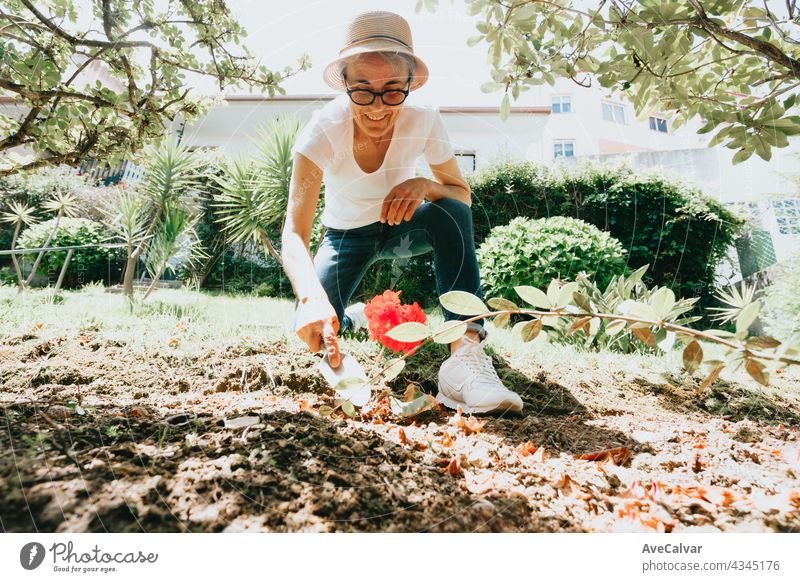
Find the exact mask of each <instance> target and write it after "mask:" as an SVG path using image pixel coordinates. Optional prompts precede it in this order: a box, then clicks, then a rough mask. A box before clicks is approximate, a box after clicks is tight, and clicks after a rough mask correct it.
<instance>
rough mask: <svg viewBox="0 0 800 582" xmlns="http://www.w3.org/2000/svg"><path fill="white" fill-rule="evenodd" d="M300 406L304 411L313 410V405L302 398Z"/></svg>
mask: <svg viewBox="0 0 800 582" xmlns="http://www.w3.org/2000/svg"><path fill="white" fill-rule="evenodd" d="M299 404H300V410H304V411H307V412H311V411H312V410H313V408H311V405H310V404H309V403H308V400H306V399H305V398H301V399H300V403H299Z"/></svg>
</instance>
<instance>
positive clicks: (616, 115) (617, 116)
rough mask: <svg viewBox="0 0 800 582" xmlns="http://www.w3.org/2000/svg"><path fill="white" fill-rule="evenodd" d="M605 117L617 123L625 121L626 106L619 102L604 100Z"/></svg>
mask: <svg viewBox="0 0 800 582" xmlns="http://www.w3.org/2000/svg"><path fill="white" fill-rule="evenodd" d="M603 119H605V120H606V121H614V122H616V123H625V106H624V105H621V104H619V103H611V102H609V101H603Z"/></svg>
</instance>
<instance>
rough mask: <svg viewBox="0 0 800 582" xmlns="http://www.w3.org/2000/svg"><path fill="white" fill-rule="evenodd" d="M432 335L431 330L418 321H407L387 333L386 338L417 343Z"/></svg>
mask: <svg viewBox="0 0 800 582" xmlns="http://www.w3.org/2000/svg"><path fill="white" fill-rule="evenodd" d="M429 335H430V328H429V327H428V326H427V325H425V324H424V323H420V322H418V321H407V322H405V323H401V324H400V325H396V326H395V327H393V328H392V329H390V330H389V331H387V332H386V336H387V337H389V338H390V339H393V340H395V341H398V342H417V341H420V340H423V339H425V338H426V337H428V336H429Z"/></svg>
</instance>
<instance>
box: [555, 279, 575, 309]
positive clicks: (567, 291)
mask: <svg viewBox="0 0 800 582" xmlns="http://www.w3.org/2000/svg"><path fill="white" fill-rule="evenodd" d="M577 290H578V283H577V281H572V282H571V283H567V284H566V285H564V286H563V287H561V289H560V290H559V292H558V300H557V301H556V304H555V306H556V308H559V307H564V306H566V305H569V304H570V303H572V294H573V293H575V291H577ZM548 296H549V289H548Z"/></svg>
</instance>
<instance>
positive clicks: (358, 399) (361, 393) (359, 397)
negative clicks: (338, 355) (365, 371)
mask: <svg viewBox="0 0 800 582" xmlns="http://www.w3.org/2000/svg"><path fill="white" fill-rule="evenodd" d="M333 389H334V390H335V391H336V393H337V394H338V395H339V396H340V397H341V398H343V399H344V400H347V401H349V402H351V403H352V404H354V405H355V406H364V405H365V404H366V403H367V402H369V398H370V396H371V395H372V387H371V386H370V384H369V383H368V382H365V381H364V379H363V378H356V377H350V378H342V379H341V380H339V381H338V382H337V383H336V386H334V387H333Z"/></svg>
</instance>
